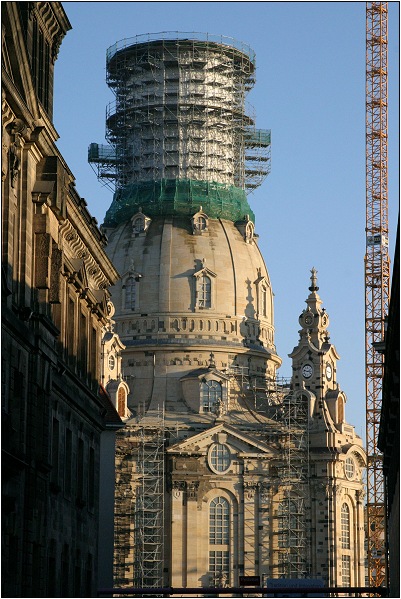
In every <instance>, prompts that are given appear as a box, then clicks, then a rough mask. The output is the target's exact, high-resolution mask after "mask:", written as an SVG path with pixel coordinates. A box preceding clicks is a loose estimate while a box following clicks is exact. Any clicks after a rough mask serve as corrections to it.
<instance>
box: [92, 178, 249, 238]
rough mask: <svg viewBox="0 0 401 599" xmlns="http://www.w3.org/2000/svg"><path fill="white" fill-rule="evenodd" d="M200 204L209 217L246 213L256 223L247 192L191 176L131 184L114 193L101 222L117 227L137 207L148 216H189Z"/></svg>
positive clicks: (230, 217) (234, 218) (240, 216)
mask: <svg viewBox="0 0 401 599" xmlns="http://www.w3.org/2000/svg"><path fill="white" fill-rule="evenodd" d="M201 206H202V210H203V211H204V212H205V213H206V214H207V215H208V216H209V217H210V218H223V219H226V220H231V221H233V222H235V221H237V220H243V219H244V217H245V216H246V215H249V218H250V220H252V221H253V222H255V215H254V213H253V212H252V210H251V208H250V206H249V204H248V201H247V199H246V194H245V191H244V190H243V189H239V188H238V187H235V186H234V185H224V184H222V183H216V182H215V181H195V180H193V179H161V180H159V181H142V182H140V183H131V184H129V185H126V186H125V187H123V188H122V189H119V190H118V191H117V192H116V193H115V194H114V199H113V202H112V204H111V206H110V208H109V209H108V211H107V212H106V216H105V219H104V223H103V225H104V226H106V227H116V226H117V225H119V224H120V223H122V222H126V221H128V220H129V219H130V218H131V216H133V215H134V214H136V213H137V212H138V211H139V210H140V209H141V210H142V211H143V212H144V213H145V214H146V215H147V216H150V217H151V216H173V215H186V216H192V215H193V214H195V213H196V212H198V210H199V209H200V207H201Z"/></svg>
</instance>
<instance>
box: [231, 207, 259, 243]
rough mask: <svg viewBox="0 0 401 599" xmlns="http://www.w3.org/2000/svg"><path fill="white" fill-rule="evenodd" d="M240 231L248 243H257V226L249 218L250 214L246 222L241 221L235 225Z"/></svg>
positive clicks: (246, 217) (245, 218) (246, 216)
mask: <svg viewBox="0 0 401 599" xmlns="http://www.w3.org/2000/svg"><path fill="white" fill-rule="evenodd" d="M235 226H236V227H237V229H238V231H239V232H240V233H241V235H242V237H243V238H244V239H245V242H246V243H253V242H254V241H255V237H256V235H255V225H254V224H253V222H252V221H251V220H250V218H249V214H246V215H245V217H244V220H239V221H237V222H236V223H235Z"/></svg>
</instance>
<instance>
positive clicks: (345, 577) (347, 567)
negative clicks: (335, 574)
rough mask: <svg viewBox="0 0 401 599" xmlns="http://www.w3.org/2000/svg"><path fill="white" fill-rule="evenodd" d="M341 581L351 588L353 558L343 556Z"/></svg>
mask: <svg viewBox="0 0 401 599" xmlns="http://www.w3.org/2000/svg"><path fill="white" fill-rule="evenodd" d="M341 580H342V583H343V586H345V587H349V586H351V556H350V555H343V556H342V557H341Z"/></svg>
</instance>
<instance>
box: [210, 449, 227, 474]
mask: <svg viewBox="0 0 401 599" xmlns="http://www.w3.org/2000/svg"><path fill="white" fill-rule="evenodd" d="M230 464H231V453H230V450H229V448H228V446H227V445H224V444H223V443H215V444H214V445H212V447H211V449H210V450H209V466H210V469H211V470H213V471H214V472H217V473H218V474H222V473H223V472H227V470H228V469H229V467H230Z"/></svg>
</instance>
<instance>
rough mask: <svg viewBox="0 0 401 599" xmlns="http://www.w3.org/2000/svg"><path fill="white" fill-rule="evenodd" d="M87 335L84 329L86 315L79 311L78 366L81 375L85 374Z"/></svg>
mask: <svg viewBox="0 0 401 599" xmlns="http://www.w3.org/2000/svg"><path fill="white" fill-rule="evenodd" d="M87 351H88V335H87V331H86V316H85V314H83V313H82V312H80V316H79V364H80V365H79V368H80V371H81V374H82V376H84V377H85V376H86V374H87Z"/></svg>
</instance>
